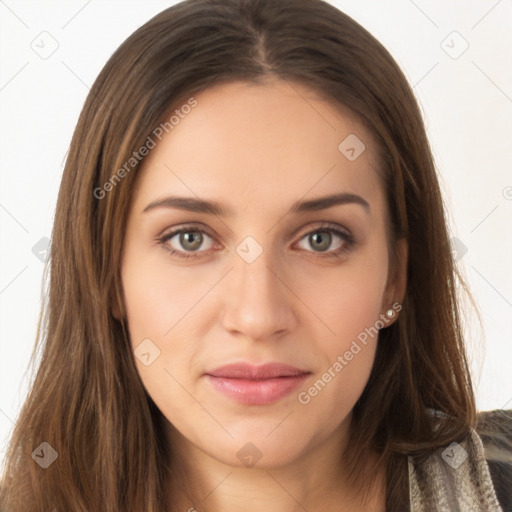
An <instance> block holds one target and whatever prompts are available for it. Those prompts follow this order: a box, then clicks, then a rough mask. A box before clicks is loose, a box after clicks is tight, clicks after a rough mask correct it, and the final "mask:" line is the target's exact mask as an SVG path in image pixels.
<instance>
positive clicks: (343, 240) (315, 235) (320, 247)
mask: <svg viewBox="0 0 512 512" xmlns="http://www.w3.org/2000/svg"><path fill="white" fill-rule="evenodd" d="M304 242H305V243H306V245H309V246H310V247H312V248H313V250H312V251H310V252H316V253H317V254H318V256H320V257H336V256H340V255H341V254H342V253H344V252H346V251H348V250H349V249H351V248H352V247H353V246H354V244H355V240H354V237H353V236H352V235H351V234H350V233H348V232H344V231H341V230H340V229H337V228H334V227H332V226H330V225H323V226H319V227H318V228H316V229H315V230H314V231H310V232H309V233H307V234H306V235H305V236H304V237H302V238H301V240H300V242H299V245H300V243H304ZM334 242H335V247H332V245H333V243H334ZM301 248H305V247H304V246H303V247H301ZM329 248H331V249H330V250H329ZM306 250H308V249H307V247H306Z"/></svg>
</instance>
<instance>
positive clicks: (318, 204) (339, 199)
mask: <svg viewBox="0 0 512 512" xmlns="http://www.w3.org/2000/svg"><path fill="white" fill-rule="evenodd" d="M342 204H358V205H360V206H362V207H363V208H364V209H365V211H366V212H367V213H369V212H370V205H369V203H368V202H367V201H366V200H365V199H363V198H362V197H361V196H358V195H356V194H350V193H348V192H342V193H339V194H332V195H329V196H325V197H319V198H317V199H310V200H308V201H297V202H296V203H294V204H293V205H292V207H291V208H290V210H289V212H288V213H295V214H304V213H308V212H313V211H318V210H325V209H327V208H331V207H333V206H337V205H342ZM156 208H177V209H179V210H187V211H189V212H197V213H207V214H210V215H216V216H219V217H232V216H233V215H234V211H233V210H232V209H230V208H227V207H226V206H223V205H222V204H220V203H218V202H216V201H207V200H204V199H199V198H194V197H177V196H170V197H165V198H163V199H157V200H156V201H153V202H151V203H149V204H148V205H147V206H146V208H144V210H143V211H142V213H146V212H149V211H151V210H155V209H156Z"/></svg>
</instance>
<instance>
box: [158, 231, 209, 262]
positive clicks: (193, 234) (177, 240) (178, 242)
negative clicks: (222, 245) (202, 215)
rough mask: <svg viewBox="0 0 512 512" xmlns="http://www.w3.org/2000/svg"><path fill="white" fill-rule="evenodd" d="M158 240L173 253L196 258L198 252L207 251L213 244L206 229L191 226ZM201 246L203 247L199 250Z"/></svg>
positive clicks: (181, 256) (178, 255)
mask: <svg viewBox="0 0 512 512" xmlns="http://www.w3.org/2000/svg"><path fill="white" fill-rule="evenodd" d="M158 242H159V243H160V244H161V245H162V246H163V247H164V249H166V250H167V251H169V252H170V253H171V254H172V255H175V256H177V257H178V258H185V259H187V258H195V257H197V256H198V254H196V253H201V252H206V251H207V250H208V249H211V248H212V246H213V238H212V237H211V236H210V235H209V234H208V233H206V231H204V230H203V229H199V228H197V227H190V226H188V227H187V226H185V227H182V228H180V229H178V230H174V231H172V232H171V233H167V234H165V235H163V236H162V237H161V238H159V239H158ZM205 242H207V243H205ZM204 245H206V247H205V246H204ZM201 247H203V249H202V250H199V249H200V248H201Z"/></svg>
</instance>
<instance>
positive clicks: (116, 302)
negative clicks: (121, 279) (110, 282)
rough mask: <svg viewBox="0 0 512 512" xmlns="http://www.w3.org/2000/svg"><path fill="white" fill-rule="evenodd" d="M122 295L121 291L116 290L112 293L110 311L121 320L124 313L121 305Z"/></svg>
mask: <svg viewBox="0 0 512 512" xmlns="http://www.w3.org/2000/svg"><path fill="white" fill-rule="evenodd" d="M121 300H122V297H121V296H120V293H119V292H118V291H117V290H115V291H114V293H112V296H111V300H110V304H111V308H110V311H111V312H112V316H113V317H114V318H115V319H116V320H117V321H119V322H122V321H123V316H124V315H123V313H122V307H121V302H120V301H121Z"/></svg>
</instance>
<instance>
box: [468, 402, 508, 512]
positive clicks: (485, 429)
mask: <svg viewBox="0 0 512 512" xmlns="http://www.w3.org/2000/svg"><path fill="white" fill-rule="evenodd" d="M476 432H477V433H478V435H479V437H480V439H481V441H482V445H483V449H484V456H485V460H486V462H487V465H488V467H489V473H490V475H491V478H492V482H493V485H494V489H495V491H496V495H497V497H498V500H499V502H500V505H501V507H502V508H503V510H512V410H500V409H497V410H493V411H482V412H480V413H479V414H478V424H477V426H476Z"/></svg>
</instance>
